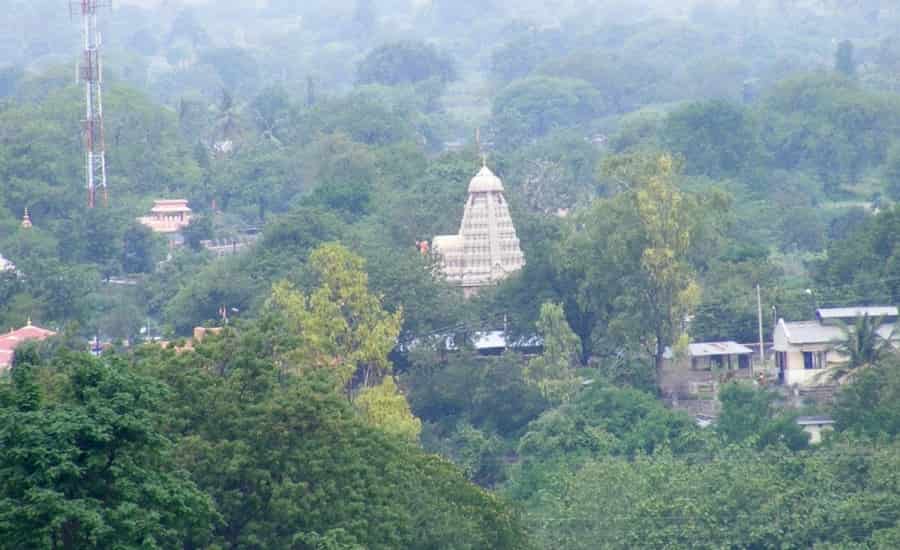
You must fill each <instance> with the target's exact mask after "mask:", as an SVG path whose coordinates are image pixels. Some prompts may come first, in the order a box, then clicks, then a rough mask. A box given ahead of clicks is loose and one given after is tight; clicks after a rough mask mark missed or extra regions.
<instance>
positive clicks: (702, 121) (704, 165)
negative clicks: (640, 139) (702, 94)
mask: <svg viewBox="0 0 900 550" xmlns="http://www.w3.org/2000/svg"><path fill="white" fill-rule="evenodd" d="M663 135H664V139H663V141H664V143H665V146H666V147H667V148H668V149H669V150H671V151H672V152H674V153H678V154H680V155H682V156H683V157H684V159H685V170H686V171H687V172H688V173H692V174H703V175H706V176H709V177H711V178H724V177H735V176H737V175H738V174H740V173H741V172H742V171H744V170H746V169H747V168H749V167H752V166H754V165H755V164H757V163H758V162H759V159H760V157H759V155H760V152H761V151H760V150H759V143H758V137H757V131H756V127H755V124H754V122H753V120H752V119H751V117H750V116H749V114H748V113H747V112H745V111H744V110H743V109H742V108H741V107H740V106H739V105H734V104H731V103H728V102H726V101H721V100H714V101H708V102H704V103H692V104H690V105H687V106H686V107H682V108H681V109H679V110H677V111H675V112H673V113H672V114H671V115H669V117H668V119H667V120H666V124H665V128H664V129H663Z"/></svg>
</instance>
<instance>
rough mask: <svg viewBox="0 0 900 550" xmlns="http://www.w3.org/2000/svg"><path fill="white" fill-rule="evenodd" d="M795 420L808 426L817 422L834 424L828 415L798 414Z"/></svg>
mask: <svg viewBox="0 0 900 550" xmlns="http://www.w3.org/2000/svg"><path fill="white" fill-rule="evenodd" d="M795 422H797V424H799V425H801V426H810V425H817V424H834V419H833V418H831V417H830V416H798V417H797V419H796V420H795Z"/></svg>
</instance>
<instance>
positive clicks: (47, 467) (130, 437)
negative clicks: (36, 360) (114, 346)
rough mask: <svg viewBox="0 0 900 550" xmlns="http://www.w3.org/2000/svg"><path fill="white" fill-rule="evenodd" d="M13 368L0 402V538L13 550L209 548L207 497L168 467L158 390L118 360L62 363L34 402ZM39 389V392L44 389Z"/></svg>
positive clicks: (30, 378) (31, 373)
mask: <svg viewBox="0 0 900 550" xmlns="http://www.w3.org/2000/svg"><path fill="white" fill-rule="evenodd" d="M39 368H47V367H44V366H41V367H38V366H35V365H31V364H22V365H20V366H18V367H17V368H16V371H17V372H16V375H15V376H14V377H13V387H12V388H10V389H8V390H7V391H8V395H9V397H8V398H7V399H3V400H0V403H3V406H2V408H0V418H2V427H0V442H2V444H0V505H2V506H0V509H2V510H3V511H2V512H0V533H2V535H3V539H4V541H5V543H4V544H8V545H10V546H11V547H16V548H46V547H53V546H58V547H62V548H83V547H88V546H95V547H96V546H101V547H110V548H112V547H122V548H126V547H130V548H133V547H138V546H140V547H144V548H171V547H173V546H182V545H198V544H204V543H206V542H207V541H209V535H210V533H211V530H212V528H213V527H214V525H215V522H216V521H217V515H216V513H215V511H214V507H213V505H212V502H211V499H209V497H208V496H207V495H205V494H204V493H203V492H201V491H200V490H198V488H197V486H196V485H195V484H194V483H193V482H192V481H190V480H189V479H188V477H187V475H186V474H185V472H183V471H180V470H178V469H175V468H173V467H172V456H173V454H172V450H173V449H172V442H171V440H170V439H169V438H168V437H167V436H166V434H165V433H164V431H163V430H162V412H163V409H162V406H163V402H164V400H165V398H166V393H165V389H164V387H163V386H162V385H161V384H160V383H159V382H158V381H155V380H152V379H149V378H146V377H143V376H140V375H137V374H136V373H134V372H133V371H132V370H131V369H130V368H129V367H128V365H127V364H124V363H123V362H121V361H104V362H101V361H96V360H93V359H90V358H86V357H82V356H77V355H69V356H66V355H63V356H61V357H59V358H58V360H57V361H56V362H55V363H54V364H53V365H52V369H53V371H54V374H55V376H54V378H53V380H54V381H55V383H56V384H61V386H60V387H52V388H50V389H49V391H50V392H52V393H51V395H52V396H54V397H49V396H48V397H47V398H42V396H41V394H42V393H43V392H42V391H41V390H40V389H38V388H39V384H38V383H36V381H35V377H36V376H37V369H39ZM45 391H46V390H45Z"/></svg>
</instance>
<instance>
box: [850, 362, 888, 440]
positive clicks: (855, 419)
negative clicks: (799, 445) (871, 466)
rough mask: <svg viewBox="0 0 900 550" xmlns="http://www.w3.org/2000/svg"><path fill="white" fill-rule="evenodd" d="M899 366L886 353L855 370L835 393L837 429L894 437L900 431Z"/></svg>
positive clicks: (865, 434) (866, 434) (875, 437)
mask: <svg viewBox="0 0 900 550" xmlns="http://www.w3.org/2000/svg"><path fill="white" fill-rule="evenodd" d="M898 392H900V368H898V360H897V358H896V357H894V356H888V357H886V358H884V359H882V361H880V362H879V363H878V364H876V365H874V366H873V367H872V368H869V369H865V370H863V371H861V372H859V373H857V374H856V375H855V376H853V378H852V379H851V381H850V383H849V384H846V385H844V386H843V387H842V388H841V391H840V393H839V394H838V397H837V401H836V403H835V407H834V419H835V420H836V421H837V429H838V430H841V431H848V432H851V433H853V434H856V435H861V436H865V437H870V438H873V439H877V438H889V439H895V438H896V437H897V435H898V434H900V409H898V407H897V399H898V397H900V393H898Z"/></svg>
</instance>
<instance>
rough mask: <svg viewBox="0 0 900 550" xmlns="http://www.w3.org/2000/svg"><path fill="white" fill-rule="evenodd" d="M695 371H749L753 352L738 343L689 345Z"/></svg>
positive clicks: (692, 366) (689, 353)
mask: <svg viewBox="0 0 900 550" xmlns="http://www.w3.org/2000/svg"><path fill="white" fill-rule="evenodd" d="M688 355H689V356H690V358H691V368H692V369H694V370H710V369H718V370H723V369H725V370H732V369H749V368H750V361H751V359H752V357H753V350H752V349H750V348H748V347H747V346H744V345H741V344H738V343H737V342H699V343H695V344H690V345H688Z"/></svg>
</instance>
